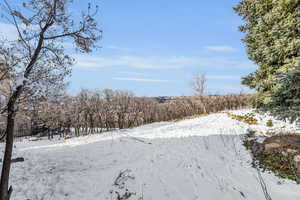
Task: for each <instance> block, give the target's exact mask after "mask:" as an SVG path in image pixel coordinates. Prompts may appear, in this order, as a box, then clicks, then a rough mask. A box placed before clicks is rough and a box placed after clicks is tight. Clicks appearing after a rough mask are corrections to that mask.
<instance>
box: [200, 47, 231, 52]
mask: <svg viewBox="0 0 300 200" xmlns="http://www.w3.org/2000/svg"><path fill="white" fill-rule="evenodd" d="M204 48H205V49H207V50H209V51H217V52H234V51H235V50H236V49H235V48H233V47H231V46H227V45H219V46H206V47H204Z"/></svg>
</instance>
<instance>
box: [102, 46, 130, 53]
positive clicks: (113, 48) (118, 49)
mask: <svg viewBox="0 0 300 200" xmlns="http://www.w3.org/2000/svg"><path fill="white" fill-rule="evenodd" d="M104 48H106V49H111V50H116V51H124V52H129V51H133V49H131V48H125V47H119V46H114V45H108V46H105V47H104Z"/></svg>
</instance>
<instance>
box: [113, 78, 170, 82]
mask: <svg viewBox="0 0 300 200" xmlns="http://www.w3.org/2000/svg"><path fill="white" fill-rule="evenodd" d="M113 80H119V81H140V82H159V83H160V82H170V81H169V80H160V79H147V78H127V77H126V78H124V77H115V78H113Z"/></svg>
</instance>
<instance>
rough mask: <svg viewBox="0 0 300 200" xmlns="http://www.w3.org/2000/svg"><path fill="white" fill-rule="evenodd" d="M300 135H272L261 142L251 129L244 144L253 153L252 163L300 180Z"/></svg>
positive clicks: (266, 169) (297, 180)
mask: <svg viewBox="0 0 300 200" xmlns="http://www.w3.org/2000/svg"><path fill="white" fill-rule="evenodd" d="M299 141H300V136H298V135H285V136H271V137H269V138H267V139H265V140H264V142H262V143H260V142H258V141H257V138H255V132H254V131H249V132H248V133H247V134H246V135H245V138H244V141H243V145H244V146H245V147H246V149H247V150H250V151H251V153H252V155H253V162H252V165H253V167H255V168H260V169H261V170H263V171H268V172H273V173H274V174H275V175H276V176H278V177H281V178H286V179H290V180H294V181H296V182H297V183H299V181H300V143H299Z"/></svg>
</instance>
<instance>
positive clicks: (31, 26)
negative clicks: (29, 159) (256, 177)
mask: <svg viewBox="0 0 300 200" xmlns="http://www.w3.org/2000/svg"><path fill="white" fill-rule="evenodd" d="M2 2H3V3H2V4H1V6H2V9H1V10H2V11H4V13H3V14H2V15H3V16H4V19H5V20H7V21H8V22H9V23H10V24H12V25H13V26H14V27H15V29H16V31H17V33H18V36H17V40H15V41H11V42H6V43H5V44H4V45H3V46H1V47H0V52H3V53H4V54H5V57H6V58H8V59H11V60H9V61H10V62H8V63H15V65H11V66H9V67H11V68H12V69H11V72H12V73H11V77H12V80H13V81H12V91H11V93H10V95H9V97H8V101H7V104H6V108H5V112H6V115H7V119H6V131H5V133H6V145H5V153H4V159H3V165H2V172H1V182H0V200H9V199H10V195H11V192H12V187H8V186H9V174H10V168H11V156H12V148H13V134H14V124H15V115H16V113H17V108H18V103H19V101H20V99H22V97H24V98H26V96H31V97H32V96H39V95H42V94H43V93H46V92H47V90H48V89H49V88H50V87H51V85H55V84H57V83H60V82H62V81H63V80H64V77H65V76H66V75H68V74H70V69H71V68H70V67H71V66H72V64H73V61H74V60H73V59H72V58H71V57H70V56H68V55H66V54H65V53H64V48H63V45H62V44H64V42H72V43H73V44H74V46H75V47H76V49H77V50H79V51H80V52H91V51H92V50H93V48H94V47H96V46H95V44H96V42H97V41H98V40H99V39H100V36H101V30H100V29H99V28H98V26H97V23H96V20H95V15H96V13H97V6H96V8H95V9H92V5H91V4H88V6H87V11H86V12H82V15H81V18H80V19H76V20H74V16H72V14H73V12H70V10H69V9H68V7H69V6H70V4H72V3H73V1H72V0H27V1H23V3H22V4H21V5H22V6H21V7H19V8H15V7H16V6H12V5H10V4H9V3H8V2H7V1H6V0H2ZM18 3H19V2H18ZM6 63H7V62H6ZM28 94H29V95H28Z"/></svg>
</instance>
